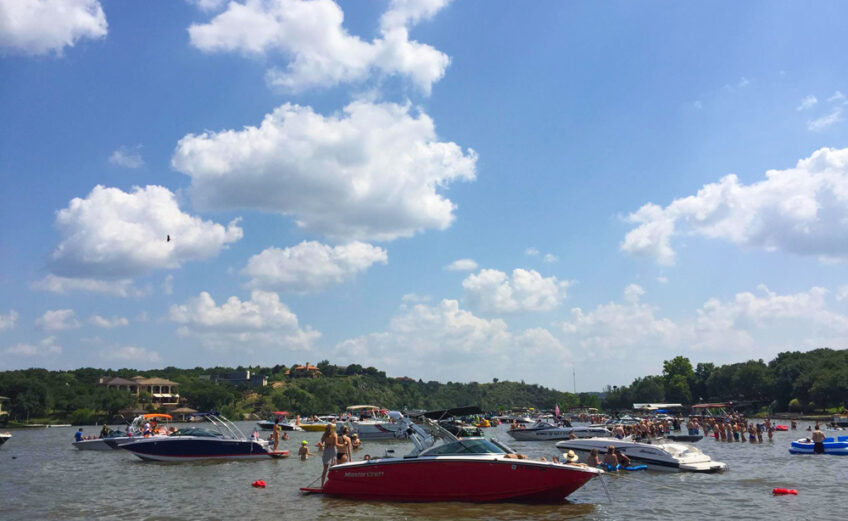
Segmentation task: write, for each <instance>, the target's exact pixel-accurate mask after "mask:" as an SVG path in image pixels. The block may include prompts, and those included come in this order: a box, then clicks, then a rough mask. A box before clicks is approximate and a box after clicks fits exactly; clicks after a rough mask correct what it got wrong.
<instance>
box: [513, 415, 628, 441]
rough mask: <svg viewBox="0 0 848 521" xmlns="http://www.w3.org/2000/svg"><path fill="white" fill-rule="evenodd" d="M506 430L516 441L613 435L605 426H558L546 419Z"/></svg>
mask: <svg viewBox="0 0 848 521" xmlns="http://www.w3.org/2000/svg"><path fill="white" fill-rule="evenodd" d="M506 432H507V434H509V435H510V436H512V439H514V440H516V441H545V440H567V439H569V438H571V435H572V434H574V436H576V437H578V438H597V437H605V436H611V435H612V433H611V432H610V431H609V429H606V428H604V427H558V426H556V425H553V424H552V423H550V422H547V421H544V420H539V421H538V422H536V423H535V424H533V425H531V426H530V427H527V428H526V429H510V430H508V431H506Z"/></svg>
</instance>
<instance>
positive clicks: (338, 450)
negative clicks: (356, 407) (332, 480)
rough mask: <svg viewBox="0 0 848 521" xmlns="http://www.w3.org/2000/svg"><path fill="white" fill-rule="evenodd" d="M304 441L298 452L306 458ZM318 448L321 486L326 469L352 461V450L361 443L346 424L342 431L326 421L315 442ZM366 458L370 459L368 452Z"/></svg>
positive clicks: (357, 447)
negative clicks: (320, 453)
mask: <svg viewBox="0 0 848 521" xmlns="http://www.w3.org/2000/svg"><path fill="white" fill-rule="evenodd" d="M306 445H307V443H306V441H304V442H303V446H302V447H301V450H300V452H299V454H300V456H301V459H306V457H308V455H309V448H308V447H307V446H306ZM316 445H317V447H318V450H319V451H322V452H323V453H322V455H321V462H322V463H323V464H324V470H322V471H321V486H322V487H323V486H324V480H325V479H326V477H327V471H328V470H329V468H330V467H331V466H333V465H336V464H338V463H347V462H349V461H353V451H354V450H356V449H359V448H360V447H361V446H362V444H361V442H360V441H359V436H357V435H356V434H352V435H351V434H350V430H349V429H348V428H347V426H345V427H342V432H341V433H339V432H338V431H337V430H336V424H335V423H328V424H327V426H326V427H325V428H324V434H322V435H321V441H319V442H318V443H317V444H316ZM304 448H305V449H306V450H305V451H304ZM364 459H366V460H369V459H371V458H370V456H368V454H366V455H365V458H364Z"/></svg>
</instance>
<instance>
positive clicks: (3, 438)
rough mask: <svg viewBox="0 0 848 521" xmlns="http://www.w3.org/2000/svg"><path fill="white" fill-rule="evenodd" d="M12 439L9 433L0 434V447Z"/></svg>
mask: <svg viewBox="0 0 848 521" xmlns="http://www.w3.org/2000/svg"><path fill="white" fill-rule="evenodd" d="M10 439H12V434H11V433H9V432H0V447H2V446H3V444H4V443H6V442H7V441H9V440H10Z"/></svg>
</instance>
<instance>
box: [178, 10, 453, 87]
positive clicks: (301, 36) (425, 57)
mask: <svg viewBox="0 0 848 521" xmlns="http://www.w3.org/2000/svg"><path fill="white" fill-rule="evenodd" d="M446 3H447V2H435V1H420V2H415V1H404V0H401V1H394V2H392V3H391V5H390V8H389V10H388V11H386V12H385V13H384V14H383V17H382V18H381V25H380V37H379V38H375V39H374V40H373V41H371V42H366V41H363V40H362V39H360V38H358V37H356V36H352V35H351V34H349V33H348V32H347V31H346V30H345V29H344V27H343V26H342V22H343V20H344V13H343V12H342V10H341V8H340V7H339V6H338V5H337V4H336V3H334V2H332V1H331V0H314V1H309V2H307V1H303V0H245V1H244V2H235V1H233V2H230V3H229V4H228V5H227V9H226V10H225V11H223V12H222V13H220V14H218V15H217V16H215V17H214V18H213V19H212V20H211V21H209V22H208V23H205V24H193V25H191V26H190V27H189V28H188V32H189V37H190V40H191V44H192V45H193V46H195V47H197V48H198V49H200V50H201V51H204V52H207V53H214V52H239V53H242V54H245V55H253V56H263V57H274V56H277V55H282V56H284V57H286V58H288V60H289V61H288V64H287V66H286V68H285V69H284V70H280V69H277V68H271V69H269V70H268V71H267V73H266V81H267V82H268V83H269V84H270V85H272V86H276V87H282V88H285V89H287V90H290V91H294V92H300V91H304V90H307V89H314V88H320V87H330V86H334V85H338V84H340V83H349V82H354V83H358V82H362V81H364V80H366V79H368V78H369V77H370V76H371V75H372V74H373V73H378V74H380V75H385V76H390V75H399V76H403V77H407V78H409V79H410V80H411V81H412V82H413V83H414V84H415V85H416V86H417V87H418V88H419V89H420V90H421V91H422V92H424V93H427V94H429V92H430V89H431V88H432V85H433V84H434V83H435V82H437V81H439V80H440V79H441V78H442V77H443V76H444V74H445V69H446V68H447V66H448V64H449V63H450V58H449V57H448V56H447V55H445V54H444V53H442V52H440V51H438V50H436V49H434V48H433V47H431V46H429V45H425V44H421V43H419V42H416V41H411V40H409V29H410V27H411V26H412V25H414V24H415V23H417V22H419V21H421V20H424V19H428V18H430V17H432V16H433V15H435V14H436V12H438V11H439V10H440V9H441V8H442V7H443V6H444V5H445V4H446Z"/></svg>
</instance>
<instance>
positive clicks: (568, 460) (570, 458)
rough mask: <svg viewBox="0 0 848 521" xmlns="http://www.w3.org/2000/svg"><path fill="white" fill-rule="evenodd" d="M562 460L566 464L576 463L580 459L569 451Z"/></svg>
mask: <svg viewBox="0 0 848 521" xmlns="http://www.w3.org/2000/svg"><path fill="white" fill-rule="evenodd" d="M562 458H563V459H564V460H565V462H566V463H577V462H578V461H579V460H580V457H579V456H578V455H577V454H575V453H574V451H573V450H569V451H568V452H566V453H565V454H563V455H562Z"/></svg>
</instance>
